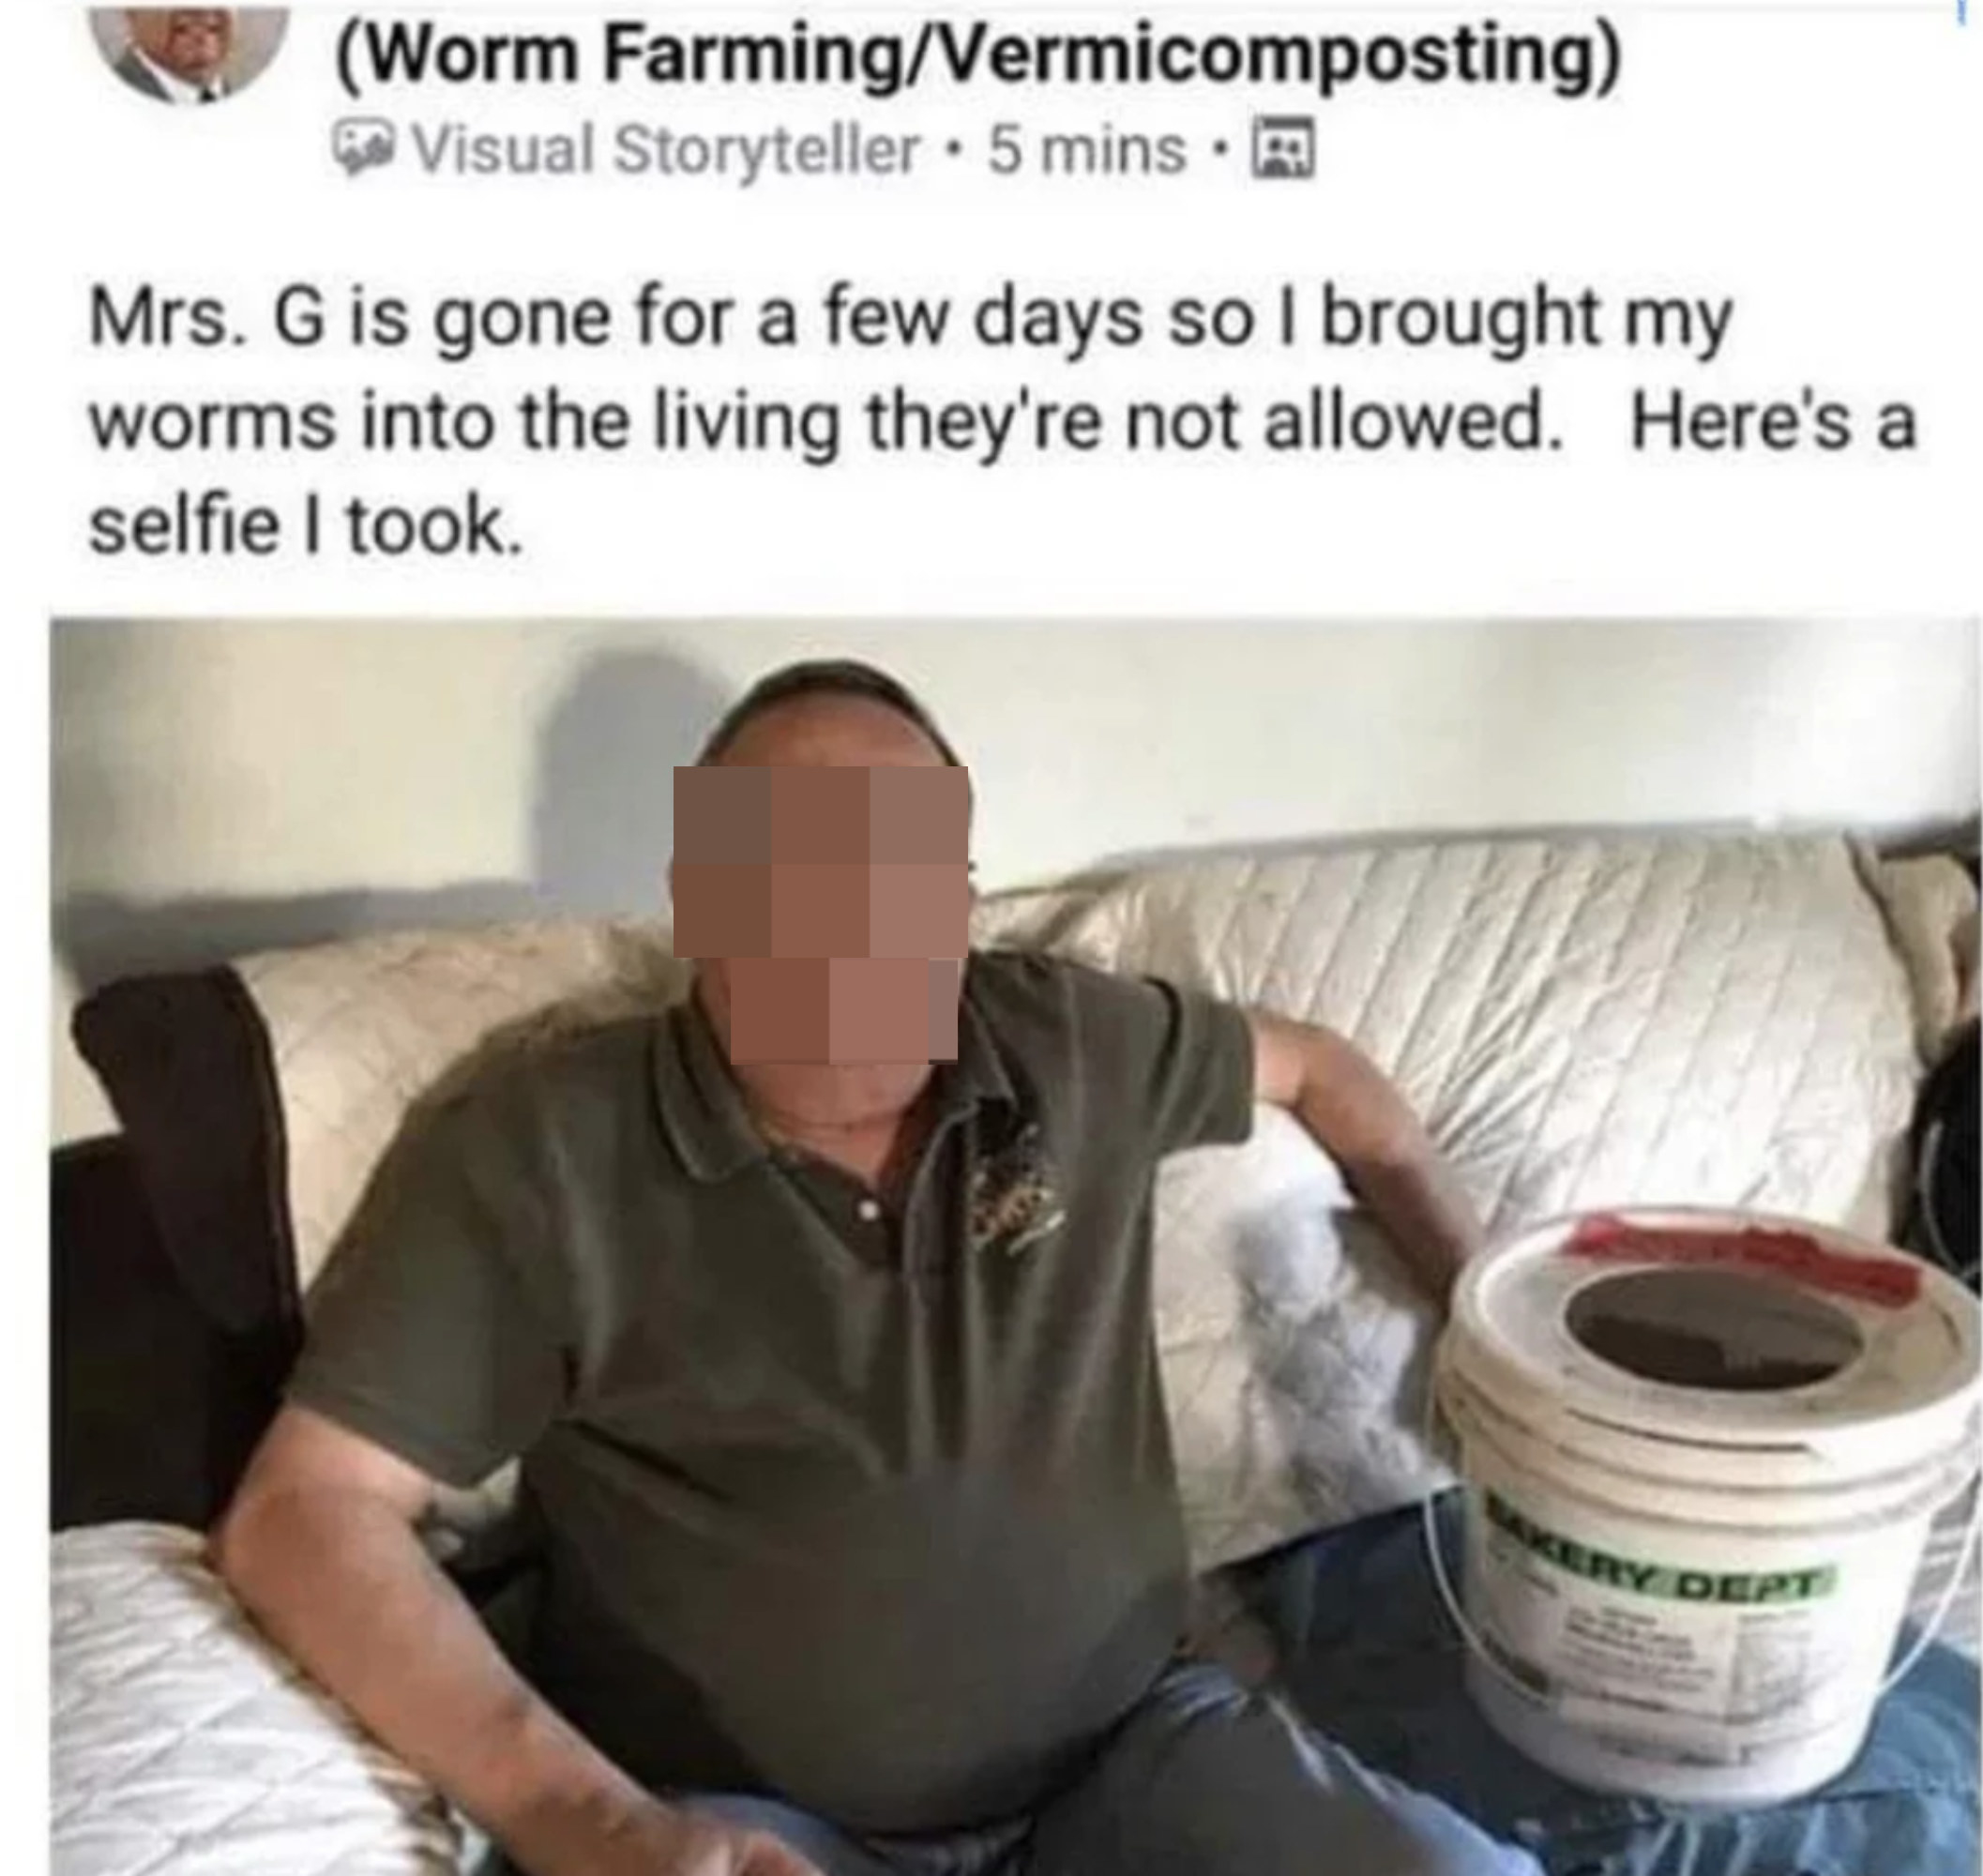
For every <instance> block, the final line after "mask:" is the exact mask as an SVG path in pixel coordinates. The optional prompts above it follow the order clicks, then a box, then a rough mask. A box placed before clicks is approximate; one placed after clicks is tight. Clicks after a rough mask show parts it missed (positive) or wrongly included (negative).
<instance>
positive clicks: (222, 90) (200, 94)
mask: <svg viewBox="0 0 1983 1876" xmlns="http://www.w3.org/2000/svg"><path fill="white" fill-rule="evenodd" d="M131 51H132V52H134V53H137V55H138V61H139V63H140V64H141V65H143V66H144V68H145V70H146V71H148V72H150V73H151V75H152V76H153V77H154V78H155V79H157V80H158V82H159V83H160V84H161V85H163V86H164V88H165V95H166V96H167V97H168V98H171V99H172V101H173V102H174V104H200V103H203V102H204V101H205V99H206V98H207V97H208V95H209V92H210V93H211V95H212V96H213V97H215V98H224V97H226V96H227V82H226V81H225V80H224V79H219V78H216V79H215V80H214V81H213V82H212V84H211V86H208V85H201V84H194V83H191V82H190V81H189V80H187V79H183V78H181V77H180V76H179V74H178V73H177V72H175V71H168V70H166V68H164V67H163V66H162V65H160V64H159V61H158V60H157V59H155V58H153V57H152V55H151V54H150V53H147V52H146V51H145V50H144V47H143V46H141V45H139V44H138V43H137V42H136V41H135V40H134V41H133V42H132V44H131Z"/></svg>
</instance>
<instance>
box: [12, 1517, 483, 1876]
mask: <svg viewBox="0 0 1983 1876" xmlns="http://www.w3.org/2000/svg"><path fill="white" fill-rule="evenodd" d="M50 1590H51V1604H52V1608H51V1615H52V1621H53V1639H52V1649H51V1658H50V1675H51V1680H50V1708H51V1723H52V1732H53V1741H52V1745H53V1757H52V1766H51V1771H52V1778H51V1783H52V1787H53V1861H52V1864H51V1868H52V1869H53V1871H54V1876H441V1872H446V1876H454V1872H455V1871H456V1870H457V1869H458V1868H460V1867H461V1856H462V1843H461V1836H460V1832H459V1831H458V1830H457V1828H456V1825H455V1823H454V1822H453V1819H452V1816H451V1814H450V1812H449V1811H448V1809H447V1806H446V1804H445V1803H444V1801H443V1800H442V1799H441V1798H440V1796H439V1795H438V1794H437V1793H435V1792H434V1791H433V1790H432V1789H431V1787H430V1786H428V1785H427V1784H426V1783H424V1782H423V1781H422V1780H421V1779H419V1778H416V1777H415V1776H414V1774H413V1773H412V1772H410V1771H409V1770H407V1768H406V1767H405V1766H403V1765H401V1763H399V1762H398V1761H397V1760H396V1759H394V1758H393V1757H392V1755H391V1754H390V1753H388V1752H386V1750H385V1749H384V1748H383V1747H380V1746H378V1745H376V1744H374V1743H373V1742H372V1741H371V1739H370V1738H369V1737H368V1736H367V1735H366V1734H365V1733H364V1732H363V1731H362V1730H361V1729H360V1728H359V1727H358V1725H357V1723H356V1721H355V1720H354V1719H353V1718H352V1717H350V1716H349V1715H348V1714H347V1713H346V1712H345V1711H344V1710H343V1709H342V1708H341V1706H339V1705H338V1703H337V1702H335V1701H333V1700H332V1699H331V1698H330V1697H329V1695H327V1694H325V1693H324V1692H323V1691H321V1690H320V1689H319V1688H317V1687H314V1686H313V1685H312V1684H310V1682H309V1681H307V1680H306V1679H305V1678H304V1677H303V1676H302V1674H301V1673H300V1672H299V1671H298V1670H297V1669H295V1667H293V1666H292V1665H291V1664H290V1663H289V1662H288V1661H287V1660H285V1659H284V1658H283V1657H281V1656H280V1654H278V1653H277V1651H276V1650H275V1649H274V1648H273V1647H272V1646H271V1645H270V1644H269V1643H268V1642H267V1641H265V1640H264V1639H263V1638H262V1636H261V1635H260V1634H259V1633H258V1632H257V1631H256V1630H255V1628H254V1627H253V1626H252V1625H251V1624H250V1622H249V1620H248V1618H247V1616H246V1615H245V1614H244V1613H243V1612H242V1611H241V1609H240V1607H239V1605H238V1604H237V1603H236V1602H235V1599H234V1597H233V1596H231V1595H230V1594H229V1592H228V1590H227V1588H226V1586H225V1585H224V1584H223V1583H222V1582H221V1581H219V1578H218V1577H217V1576H216V1575H215V1574H214V1572H213V1571H212V1570H211V1569H210V1568H209V1567H208V1566H207V1565H206V1563H205V1561H204V1539H203V1538H202V1537H201V1536H199V1535H198V1534H197V1533H196V1532H192V1531H183V1530H179V1529H176V1528H174V1527H173V1526H170V1525H162V1524H138V1523H129V1524H105V1525H98V1526H96V1527H93V1528H90V1529H86V1530H77V1531H65V1532H63V1533H61V1534H60V1535H59V1536H57V1537H56V1538H55V1540H54V1546H53V1561H52V1566H51V1581H50Z"/></svg>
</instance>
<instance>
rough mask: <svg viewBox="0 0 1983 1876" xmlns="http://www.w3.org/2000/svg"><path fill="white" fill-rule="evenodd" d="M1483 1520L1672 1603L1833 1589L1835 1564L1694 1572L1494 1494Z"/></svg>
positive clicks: (1597, 1576)
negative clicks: (1619, 1550) (1589, 1539)
mask: <svg viewBox="0 0 1983 1876" xmlns="http://www.w3.org/2000/svg"><path fill="white" fill-rule="evenodd" d="M1486 1505H1487V1515H1488V1518H1489V1520H1490V1521H1491V1523H1493V1524H1494V1525H1495V1526H1496V1527H1497V1528H1498V1529H1500V1530H1502V1531H1505V1532H1506V1533H1507V1535H1508V1536H1510V1537H1512V1538H1513V1539H1514V1540H1515V1542H1516V1543H1518V1544H1520V1545H1521V1547H1522V1548H1523V1549H1524V1550H1527V1551H1533V1552H1534V1553H1535V1554H1536V1556H1538V1557H1540V1558H1542V1560H1543V1561H1544V1562H1545V1563H1551V1564H1554V1565H1555V1566H1556V1567H1557V1568H1558V1569H1560V1570H1567V1571H1568V1572H1569V1574H1570V1575H1571V1576H1575V1577H1582V1578H1584V1579H1585V1580H1586V1581H1590V1582H1594V1583H1601V1584H1603V1585H1604V1586H1606V1587H1607V1588H1610V1589H1622V1590H1629V1591H1630V1592H1631V1593H1632V1594H1633V1595H1635V1596H1664V1597H1666V1598H1668V1599H1669V1600H1670V1601H1673V1602H1705V1603H1743V1604H1750V1603H1790V1602H1809V1601H1812V1600H1813V1599H1814V1598H1816V1597H1818V1596H1830V1595H1831V1594H1832V1593H1833V1592H1834V1591H1835V1590H1836V1589H1837V1588H1838V1587H1839V1571H1838V1567H1837V1566H1836V1565H1832V1564H1818V1565H1814V1566H1811V1567H1809V1568H1808V1569H1794V1570H1700V1569H1684V1568H1681V1567H1680V1566H1676V1565H1672V1564H1659V1563H1653V1562H1650V1561H1648V1560H1647V1559H1645V1558H1642V1557H1627V1556H1619V1555H1616V1554H1614V1553H1613V1552H1612V1551H1600V1550H1597V1549H1596V1548H1594V1547H1593V1546H1591V1545H1589V1544H1585V1543H1581V1542H1579V1541H1578V1539H1576V1538H1575V1537H1570V1536H1565V1535H1564V1534H1563V1533H1562V1532H1560V1531H1552V1530H1550V1529H1548V1528H1547V1527H1546V1526H1544V1525H1541V1524H1538V1523H1536V1520H1534V1519H1532V1518H1530V1517H1529V1516H1527V1514H1526V1513H1524V1512H1522V1511H1521V1510H1520V1509H1519V1508H1518V1507H1517V1506H1515V1505H1510V1504H1509V1503H1508V1502H1507V1500H1506V1499H1505V1498H1503V1497H1502V1496H1501V1494H1500V1493H1499V1492H1496V1491H1490V1492H1489V1493H1487V1494H1486Z"/></svg>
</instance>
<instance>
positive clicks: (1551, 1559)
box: [1468, 1482, 1911, 1765]
mask: <svg viewBox="0 0 1983 1876" xmlns="http://www.w3.org/2000/svg"><path fill="white" fill-rule="evenodd" d="M1476 1494H1477V1495H1476V1498H1475V1500H1474V1505H1475V1511H1476V1515H1475V1516H1474V1517H1473V1518H1471V1519H1470V1520H1468V1522H1469V1528H1470V1540H1469V1546H1468V1551H1469V1570H1470V1581H1469V1602H1470V1604H1471V1605H1472V1606H1473V1607H1474V1609H1475V1611H1476V1615H1477V1617H1478V1619H1479V1623H1480V1626H1481V1628H1482V1630H1483V1632H1484V1636H1485V1638H1486V1640H1487V1641H1488V1642H1489V1643H1490V1645H1491V1652H1492V1653H1493V1655H1494V1656H1495V1657H1497V1658H1498V1659H1499V1661H1500V1663H1501V1665H1502V1666H1503V1667H1504V1668H1505V1669H1506V1670H1507V1671H1508V1672H1510V1673H1511V1674H1512V1675H1513V1676H1514V1677H1515V1678H1516V1679H1517V1680H1518V1681H1520V1682H1521V1684H1522V1685H1523V1686H1525V1687H1527V1688H1528V1689H1529V1697H1530V1698H1531V1700H1533V1701H1534V1702H1536V1704H1537V1707H1538V1710H1539V1711H1540V1712H1541V1713H1544V1714H1549V1715H1552V1716H1553V1717H1554V1721H1553V1723H1555V1724H1558V1725H1561V1726H1564V1727H1567V1728H1569V1729H1571V1730H1574V1731H1575V1732H1579V1733H1582V1734H1583V1735H1585V1736H1586V1737H1589V1738H1592V1739H1594V1740H1595V1739H1600V1738H1601V1739H1603V1740H1606V1741H1608V1742H1610V1749H1615V1750H1617V1751H1620V1752H1623V1753H1626V1754H1628V1755H1630V1756H1637V1757H1650V1758H1654V1759H1658V1760H1661V1761H1664V1762H1666V1763H1673V1764H1676V1765H1685V1764H1702V1765H1705V1764H1721V1765H1742V1764H1755V1765H1761V1764H1764V1763H1767V1759H1768V1755H1770V1754H1771V1753H1773V1752H1776V1751H1778V1750H1779V1749H1782V1748H1783V1747H1785V1746H1787V1745H1788V1742H1792V1741H1794V1740H1797V1739H1799V1738H1802V1737H1804V1736H1806V1735H1808V1734H1809V1732H1811V1731H1812V1729H1813V1728H1814V1727H1816V1726H1823V1725H1824V1724H1826V1723H1828V1722H1829V1723H1837V1722H1838V1721H1839V1719H1840V1718H1841V1717H1844V1716H1849V1714H1850V1713H1851V1711H1852V1709H1853V1708H1854V1707H1855V1706H1862V1707H1867V1708H1869V1705H1870V1702H1871V1699H1872V1696H1873V1691H1874V1689H1875V1688H1876V1687H1877V1685H1878V1681H1879V1676H1880V1673H1881V1672H1882V1669H1883V1667H1884V1665H1885V1656H1886V1652H1887V1650H1888V1648H1889V1646H1890V1644H1891V1641H1892V1638H1893V1633H1894V1628H1895V1625H1896V1623H1897V1622H1898V1619H1899V1616H1900V1606H1901V1603H1902V1602H1903V1601H1904V1599H1905V1595H1906V1588H1907V1581H1908V1577H1909V1575H1910V1574H1911V1571H1907V1570H1901V1569H1900V1568H1899V1567H1898V1562H1904V1561H1905V1559H1900V1560H1898V1562H1897V1561H1896V1560H1894V1559H1883V1558H1880V1557H1876V1556H1875V1555H1874V1554H1873V1550H1872V1549H1871V1548H1869V1547H1872V1546H1876V1545H1878V1544H1879V1543H1880V1542H1881V1540H1882V1539H1883V1538H1884V1537H1885V1535H1886V1534H1869V1535H1867V1536H1862V1537H1860V1538H1858V1539H1856V1540H1854V1539H1848V1538H1839V1539H1837V1540H1835V1541H1834V1542H1833V1543H1832V1544H1830V1545H1827V1547H1826V1549H1825V1550H1824V1551H1818V1552H1816V1553H1815V1554H1813V1553H1812V1552H1811V1551H1802V1552H1801V1554H1800V1548H1801V1547H1797V1548H1794V1547H1793V1545H1792V1544H1791V1543H1789V1542H1786V1541H1784V1540H1782V1539H1770V1538H1760V1539H1746V1538H1740V1537H1733V1536H1732V1537H1730V1538H1727V1539H1725V1540H1721V1541H1717V1542H1703V1541H1693V1542H1686V1543H1681V1544H1677V1545H1675V1546H1674V1547H1673V1550H1672V1551H1666V1550H1665V1549H1664V1547H1662V1546H1661V1544H1660V1543H1659V1541H1658V1540H1659V1536H1660V1529H1659V1527H1658V1526H1657V1525H1643V1526H1639V1527H1638V1528H1637V1529H1636V1530H1635V1528H1634V1524H1633V1522H1632V1520H1628V1519H1623V1520H1621V1519H1603V1520H1586V1519H1583V1518H1582V1517H1578V1516H1574V1515H1570V1516H1559V1515H1552V1514H1553V1513H1555V1512H1556V1511H1557V1509H1558V1502H1557V1501H1554V1500H1548V1501H1546V1502H1545V1503H1543V1504H1539V1505H1536V1506H1534V1508H1525V1507H1524V1506H1523V1505H1521V1504H1519V1503H1517V1502H1516V1501H1515V1500H1514V1499H1513V1498H1511V1497H1510V1496H1508V1495H1507V1493H1506V1491H1505V1490H1496V1489H1495V1488H1494V1487H1492V1486H1489V1485H1487V1484H1486V1483H1485V1482H1483V1483H1482V1484H1481V1485H1479V1486H1476ZM1562 1508H1563V1509H1564V1510H1565V1511H1570V1510H1572V1507H1570V1506H1568V1505H1564V1506H1563V1507H1562ZM1640 1531H1642V1532H1643V1539H1642V1541H1635V1539H1637V1538H1638V1537H1639V1532H1640ZM1885 1548H1888V1549H1891V1548H1892V1547H1891V1546H1890V1545H1889V1546H1886V1547H1885ZM1758 1755H1762V1756H1761V1757H1759V1756H1758Z"/></svg>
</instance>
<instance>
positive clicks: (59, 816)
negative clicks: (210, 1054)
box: [53, 628, 729, 993]
mask: <svg viewBox="0 0 1983 1876" xmlns="http://www.w3.org/2000/svg"><path fill="white" fill-rule="evenodd" d="M165 629H169V628H165ZM728 702H729V699H728V697H727V695H726V694H725V692H724V690H723V689H722V688H720V687H719V685H718V684H717V682H716V681H715V680H714V679H713V678H711V677H710V676H709V675H708V674H707V673H704V672H703V671H701V670H699V669H698V668H697V667H695V666H694V665H691V664H689V663H687V662H685V661H684V660H682V659H681V658H676V657H674V656H673V655H672V654H670V653H666V652H650V651H611V652H605V653H602V654H600V655H599V656H598V657H597V658H592V659H590V660H588V662H587V663H585V664H584V665H583V667H582V668H581V669H580V670H579V671H578V673H576V674H575V676H574V677H573V678H572V680H571V682H570V684H569V685H568V687H567V688H566V690H565V692H564V694H563V695H562V696H560V697H559V699H558V701H557V703H556V704H555V705H554V706H553V709H552V711H551V713H550V715H549V717H548V718H547V719H545V723H544V728H543V733H542V735H541V737H540V739H539V742H538V747H537V762H536V778H535V785H534V789H533V799H532V809H531V867H530V875H529V877H528V878H524V879H489V880H469V881H463V882H462V883H460V884H457V885H444V886H436V887H433V888H431V889H415V890H403V889H398V888H373V887H368V886H364V885H355V886H352V887H349V888H345V889H340V890H336V891H329V892H316V893H306V894H302V895H299V896H296V897H294V898H280V899H245V898H240V899H231V898H226V897H194V898H189V899H182V900H132V899H126V898H122V897H120V896H117V895H114V894H107V893H77V894H71V895H68V896H66V897H65V898H63V899H62V900H59V901H58V902H57V903H56V905H55V908H54V944H55V950H56V954H57V956H58V957H59V958H60V960H61V961H62V963H63V965H64V966H65V967H66V968H67V970H68V974H69V976H70V977H71V978H72V979H73V981H74V982H75V984H76V986H77V989H78V991H79V992H82V993H86V992H87V991H91V990H94V989H96V988H98V986H100V985H102V984H105V983H108V982H110V981H111V980H113V979H114V978H116V977H122V976H134V975H136V974H139V973H141V972H150V971H182V970H197V969H200V968H202V967H203V966H205V965H209V964H215V963H219V962H220V961H223V960H225V959H227V958H232V957H239V956H242V955H245V954H247V953H250V952H255V951H266V950H280V949H286V948H289V947H292V946H303V945H315V944H323V943H325V942H326V941H329V940H334V939H340V938H351V937H356V936H358V935H360V934H363V933H366V932H374V931H404V930H421V929H426V928H433V927H446V926H460V925H480V924H488V923H492V922H497V921H505V920H521V919H530V918H554V917H561V916H573V917H583V916H598V915H623V916H642V915H649V914H653V913H657V912H658V911H659V910H660V909H661V907H662V904H663V898H664V893H665V889H666V888H665V881H666V872H667V866H668V858H669V855H670V854H671V853H672V852H673V851H674V770H675V768H676V767H677V766H678V765H680V764H685V763H689V762H693V761H694V760H695V752H696V750H697V749H698V748H699V747H700V746H701V744H702V741H703V738H704V736H705V735H706V734H708V732H709V730H710V728H711V727H712V726H713V724H714V723H715V721H716V719H717V716H718V715H719V712H720V711H721V710H722V708H723V707H724V705H725V704H726V703H728ZM57 703H58V707H59V703H60V700H59V699H58V700H57ZM63 784H64V776H63V774H62V772H61V770H60V769H59V767H58V770H57V773H56V777H55V791H54V793H55V799H54V815H53V824H54V830H53V831H54V840H55V843H56V847H57V851H58V854H59V850H60V844H61V840H62V829H63V793H64V786H63ZM115 808H116V805H115V802H114V800H113V801H111V802H110V803H108V804H107V805H105V806H104V807H103V808H102V809H101V810H100V811H104V812H109V813H113V814H114V812H115Z"/></svg>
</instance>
